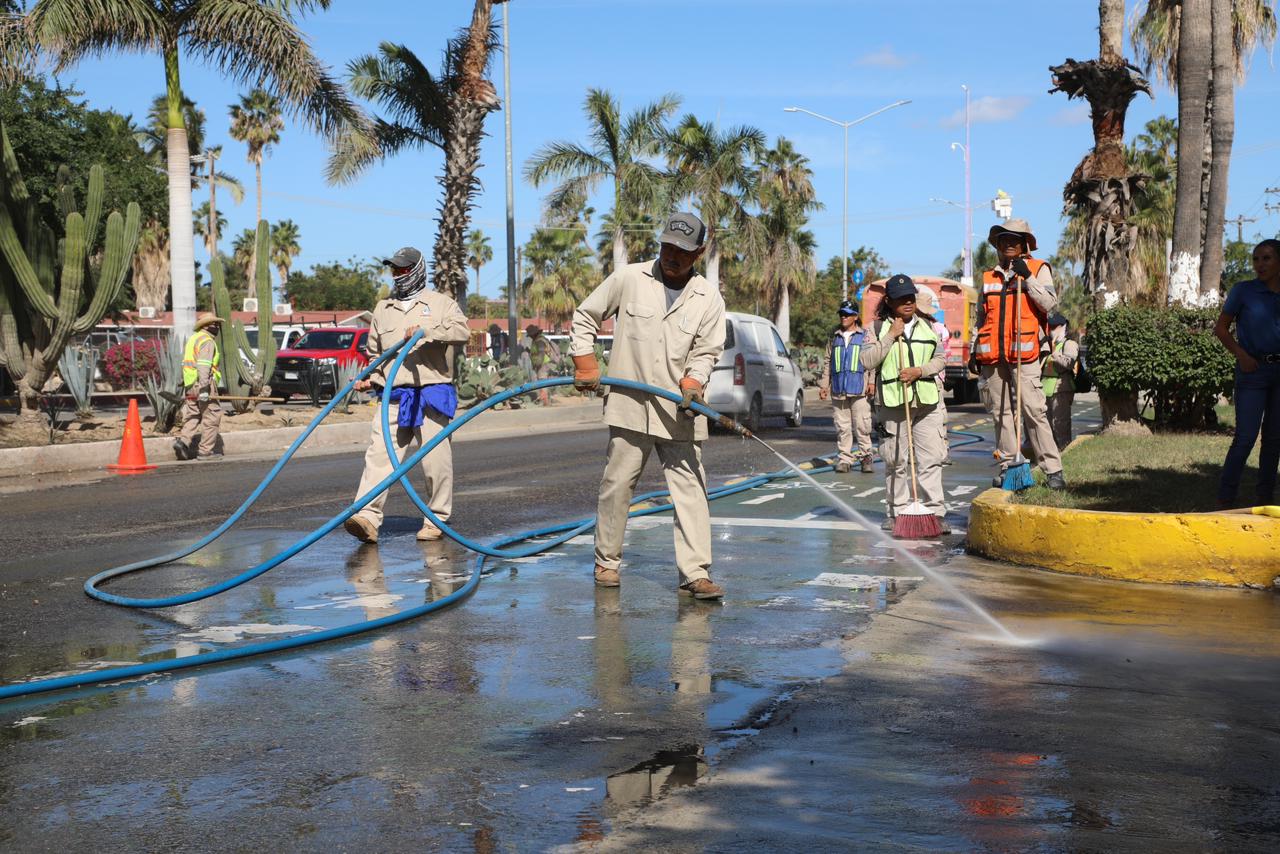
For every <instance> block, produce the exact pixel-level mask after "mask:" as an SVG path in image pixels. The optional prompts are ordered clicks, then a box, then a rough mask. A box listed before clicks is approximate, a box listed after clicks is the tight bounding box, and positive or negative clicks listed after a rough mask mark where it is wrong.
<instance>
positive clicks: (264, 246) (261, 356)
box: [209, 219, 276, 412]
mask: <svg viewBox="0 0 1280 854" xmlns="http://www.w3.org/2000/svg"><path fill="white" fill-rule="evenodd" d="M255 240H256V248H255V257H256V258H257V265H256V267H255V269H254V277H253V278H254V283H255V285H256V288H257V291H256V293H257V295H258V352H257V354H256V355H255V354H254V352H253V347H252V346H251V345H250V344H249V336H247V335H246V334H245V331H244V324H243V323H241V322H240V321H238V320H234V319H232V317H231V295H230V293H229V292H228V291H227V280H226V272H225V271H224V270H223V269H222V260H221V259H220V258H215V259H213V261H211V262H210V264H209V276H210V278H211V279H212V280H213V306H214V310H215V311H216V312H217V313H218V316H219V317H222V318H225V319H227V321H228V322H227V323H224V324H223V325H222V333H221V335H220V337H219V341H218V349H219V350H221V351H222V381H223V383H225V385H226V387H227V393H228V394H231V395H236V396H240V397H257V396H259V395H265V394H269V393H270V388H269V387H268V386H267V383H268V382H270V381H271V375H272V374H273V373H275V370H276V337H275V336H274V335H272V334H271V269H270V259H271V227H270V226H269V225H268V224H267V221H266V220H265V219H263V220H259V221H258V232H257V234H256V236H255ZM241 353H243V354H244V357H245V360H246V361H248V362H251V363H252V368H250V367H249V365H246V364H245V363H244V362H242V361H241V359H240V354H241ZM247 406H248V404H246V403H243V402H239V401H237V403H236V409H237V411H240V412H243V411H244V410H245V409H246V408H247Z"/></svg>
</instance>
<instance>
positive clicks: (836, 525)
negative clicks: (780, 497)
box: [663, 516, 869, 531]
mask: <svg viewBox="0 0 1280 854" xmlns="http://www.w3.org/2000/svg"><path fill="white" fill-rule="evenodd" d="M663 522H665V523H666V524H668V525H670V524H672V520H671V519H669V518H668V519H664V520H663ZM711 524H712V525H729V526H731V527H737V528H792V529H797V528H798V529H803V530H813V531H866V530H869V529H868V528H865V527H863V526H862V525H859V524H858V523H857V522H846V521H845V520H843V519H831V518H824V519H805V518H800V519H752V518H750V517H747V516H712V517H711Z"/></svg>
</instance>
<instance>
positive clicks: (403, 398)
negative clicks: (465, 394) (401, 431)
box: [391, 383, 458, 427]
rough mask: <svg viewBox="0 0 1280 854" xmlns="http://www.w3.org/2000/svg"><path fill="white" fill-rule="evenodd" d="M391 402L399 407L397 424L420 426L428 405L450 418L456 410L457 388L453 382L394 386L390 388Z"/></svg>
mask: <svg viewBox="0 0 1280 854" xmlns="http://www.w3.org/2000/svg"><path fill="white" fill-rule="evenodd" d="M391 402H392V403H394V404H396V406H398V407H399V412H398V414H397V416H396V424H397V425H398V426H400V427H421V426H422V422H423V420H424V419H425V418H426V415H427V407H428V406H429V407H431V408H432V409H434V410H435V411H436V412H439V413H440V414H441V415H443V416H444V417H445V418H450V419H452V418H453V415H454V413H455V412H457V411H458V390H457V389H455V388H454V387H453V383H433V384H432V385H402V386H396V387H395V388H393V389H391Z"/></svg>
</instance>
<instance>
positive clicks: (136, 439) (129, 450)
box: [107, 399, 155, 474]
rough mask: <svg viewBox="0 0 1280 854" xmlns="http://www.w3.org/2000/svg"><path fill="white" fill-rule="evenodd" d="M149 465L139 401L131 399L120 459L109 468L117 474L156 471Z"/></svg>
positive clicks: (108, 467) (125, 422) (121, 443)
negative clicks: (143, 437) (143, 445)
mask: <svg viewBox="0 0 1280 854" xmlns="http://www.w3.org/2000/svg"><path fill="white" fill-rule="evenodd" d="M154 468H155V466H151V465H147V451H146V449H145V448H144V447H142V419H141V418H140V417H138V401H137V400H134V399H130V401H129V415H128V417H127V418H125V420H124V438H123V439H121V440H120V458H119V459H118V460H116V461H115V462H114V463H112V464H111V465H109V466H107V471H113V472H115V473H116V474H142V473H143V472H148V471H151V470H152V469H154Z"/></svg>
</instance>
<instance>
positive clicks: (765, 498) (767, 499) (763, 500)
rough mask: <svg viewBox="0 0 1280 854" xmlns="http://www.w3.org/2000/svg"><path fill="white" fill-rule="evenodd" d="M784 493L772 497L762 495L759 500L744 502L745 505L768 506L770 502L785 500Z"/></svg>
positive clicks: (774, 494)
mask: <svg viewBox="0 0 1280 854" xmlns="http://www.w3.org/2000/svg"><path fill="white" fill-rule="evenodd" d="M783 497H784V493H781V492H775V493H773V494H772V495H761V496H760V497H759V498H753V499H751V500H750V501H743V502H742V503H743V504H768V503H769V502H770V501H777V500H778V499H779V498H783Z"/></svg>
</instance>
